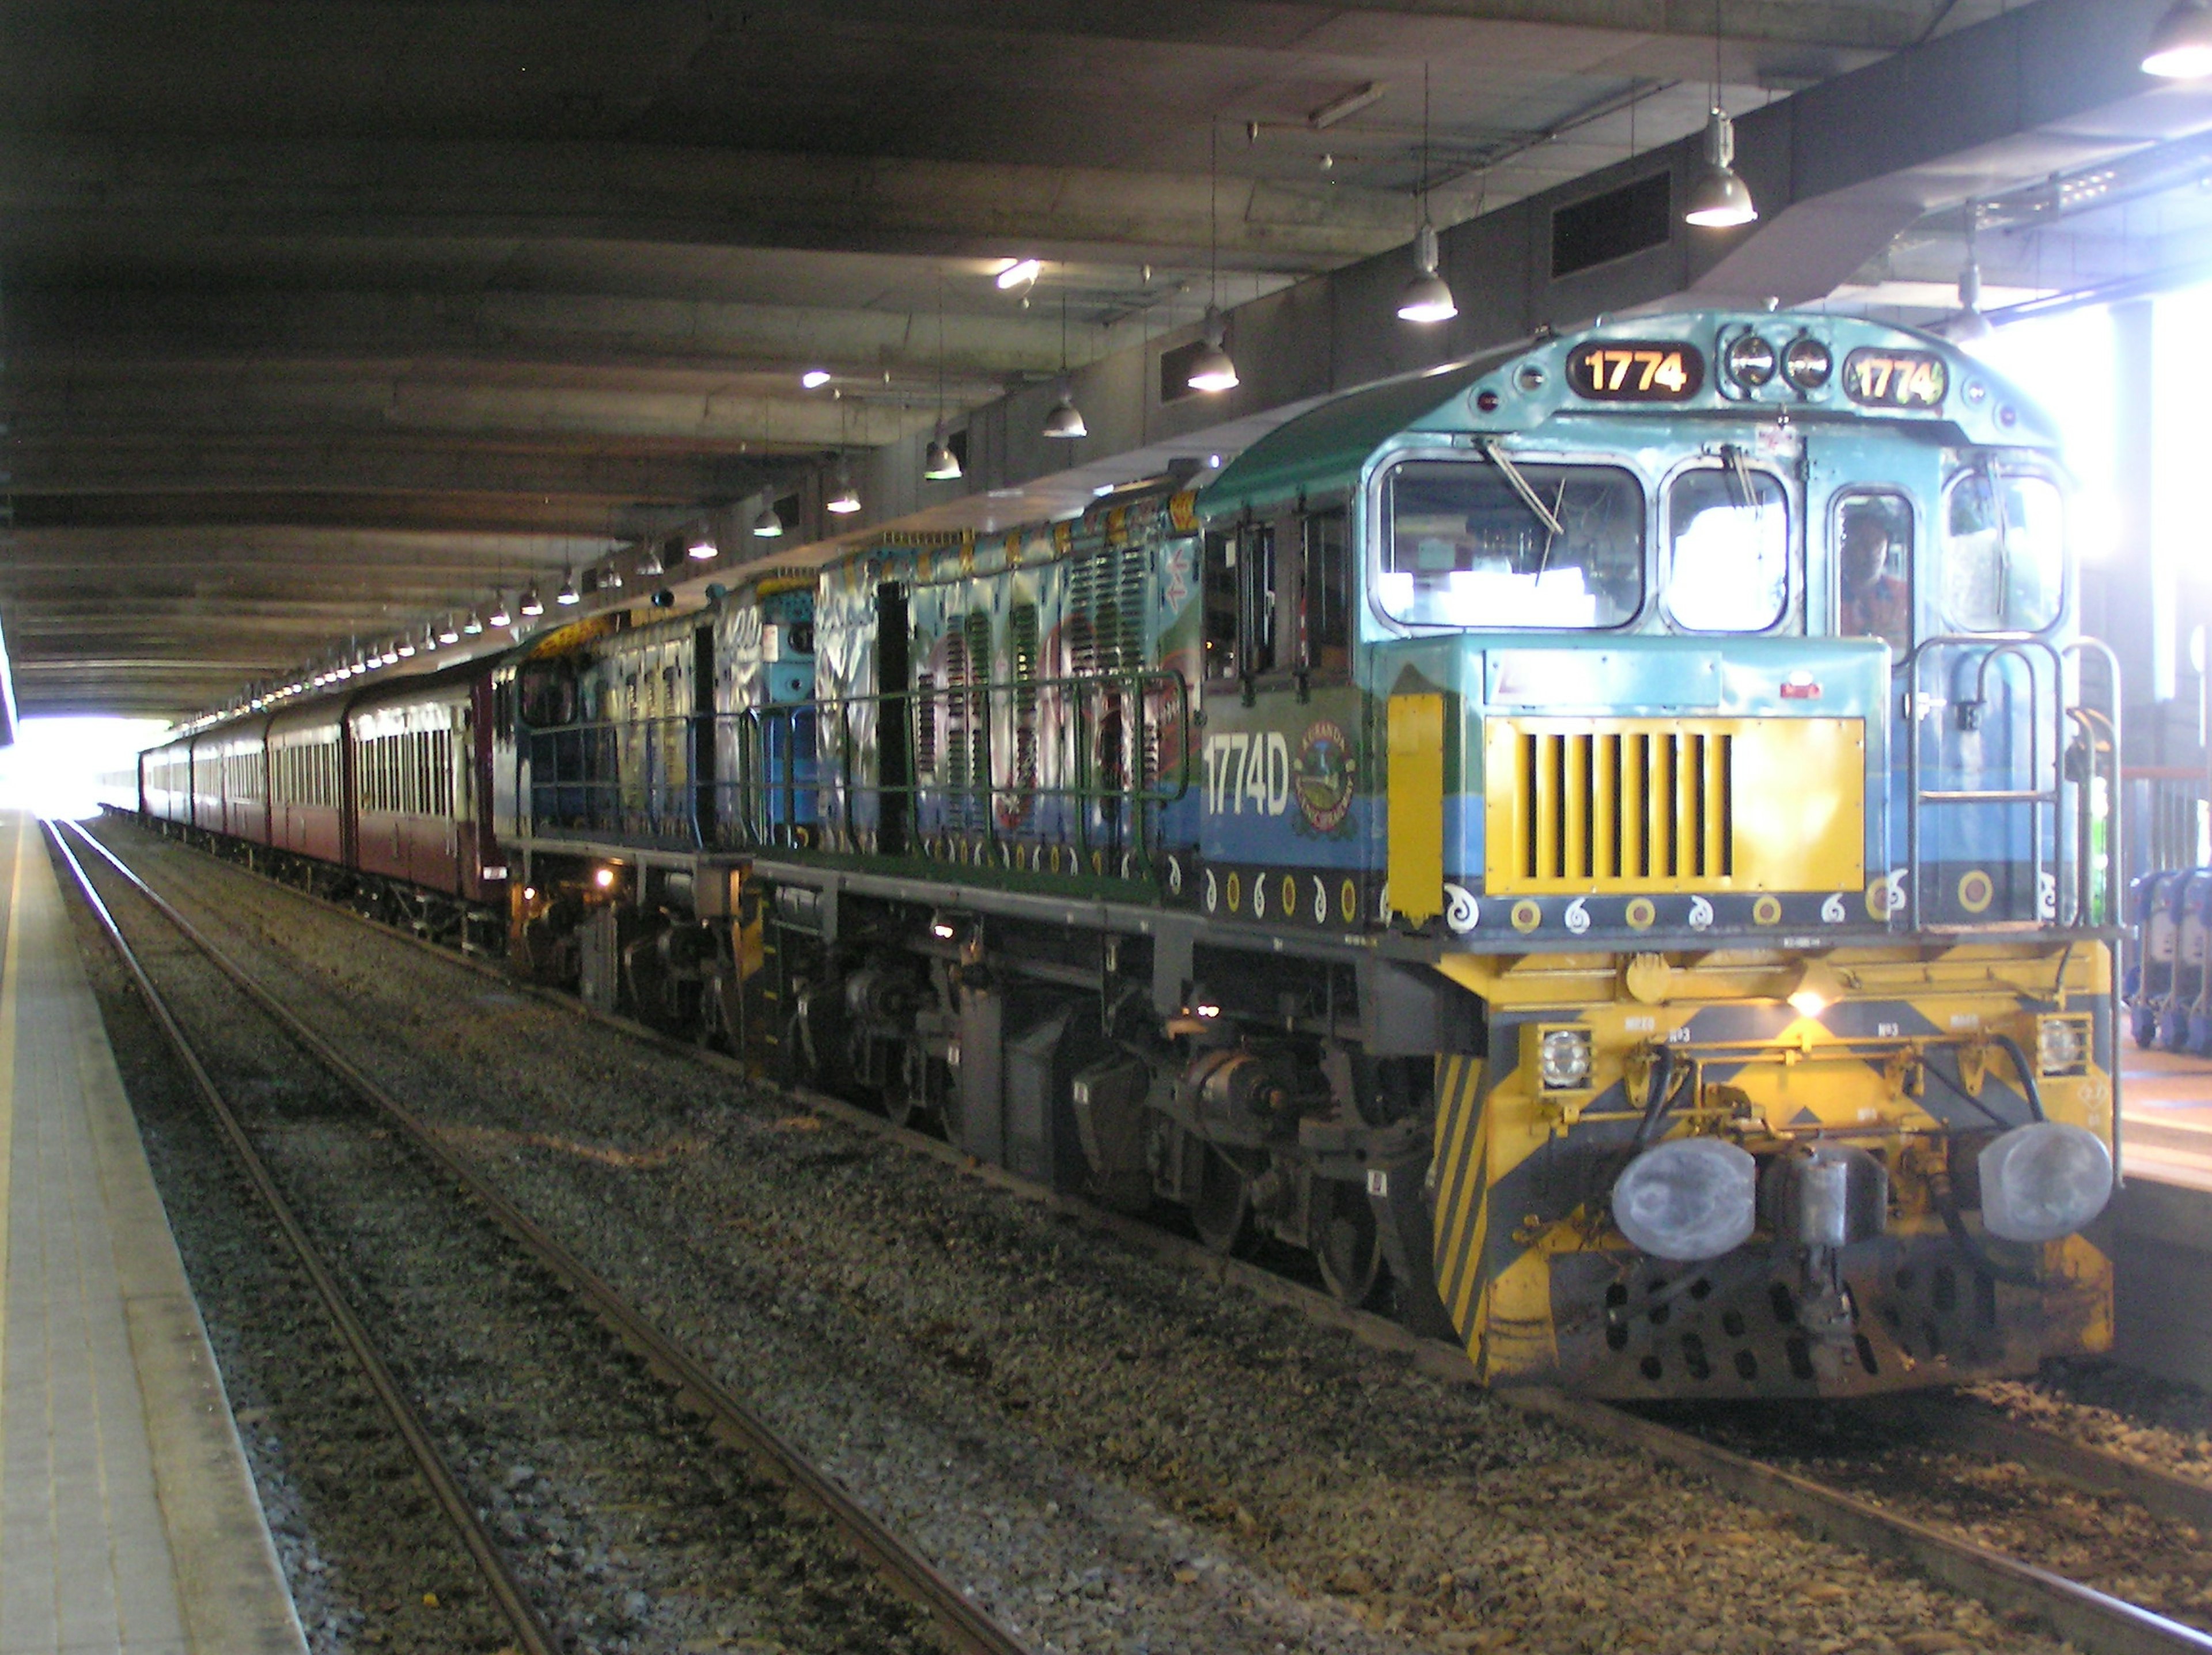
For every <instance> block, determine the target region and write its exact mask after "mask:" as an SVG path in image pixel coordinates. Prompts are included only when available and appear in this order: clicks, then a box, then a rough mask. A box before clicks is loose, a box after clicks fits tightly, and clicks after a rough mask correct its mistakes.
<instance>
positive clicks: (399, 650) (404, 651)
mask: <svg viewBox="0 0 2212 1655" xmlns="http://www.w3.org/2000/svg"><path fill="white" fill-rule="evenodd" d="M414 653H415V640H414V638H413V637H412V636H410V635H409V634H407V633H405V632H402V633H401V634H400V635H399V642H398V644H397V645H395V646H394V654H395V656H396V657H404V656H410V655H412V654H414Z"/></svg>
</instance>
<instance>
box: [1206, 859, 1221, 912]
mask: <svg viewBox="0 0 2212 1655" xmlns="http://www.w3.org/2000/svg"><path fill="white" fill-rule="evenodd" d="M1220 903H1221V892H1220V891H1219V890H1218V888H1217V887H1216V885H1214V883H1213V870H1212V868H1210V867H1209V868H1207V869H1206V912H1207V913H1209V914H1211V913H1212V911H1213V910H1215V909H1216V908H1217V907H1218V906H1219V905H1220Z"/></svg>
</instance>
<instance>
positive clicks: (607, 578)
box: [599, 557, 623, 592]
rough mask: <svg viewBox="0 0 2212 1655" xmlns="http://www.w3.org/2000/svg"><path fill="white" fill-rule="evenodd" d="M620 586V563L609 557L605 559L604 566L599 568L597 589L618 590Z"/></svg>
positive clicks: (621, 585) (603, 590) (621, 576)
mask: <svg viewBox="0 0 2212 1655" xmlns="http://www.w3.org/2000/svg"><path fill="white" fill-rule="evenodd" d="M622 588H623V572H622V565H621V564H620V563H617V562H615V560H614V559H613V558H611V557H610V558H608V559H607V561H606V563H605V567H603V568H602V569H600V570H599V590H600V591H602V592H620V591H621V590H622Z"/></svg>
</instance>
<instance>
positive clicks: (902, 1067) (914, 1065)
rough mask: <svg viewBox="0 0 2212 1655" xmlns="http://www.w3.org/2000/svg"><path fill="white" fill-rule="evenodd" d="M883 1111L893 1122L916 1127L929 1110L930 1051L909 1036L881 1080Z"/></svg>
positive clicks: (896, 1124) (920, 1124) (924, 1119)
mask: <svg viewBox="0 0 2212 1655" xmlns="http://www.w3.org/2000/svg"><path fill="white" fill-rule="evenodd" d="M883 1098H884V1117H885V1118H886V1119H887V1120H889V1121H890V1123H891V1124H892V1125H893V1126H902V1127H907V1128H910V1129H914V1130H915V1131H919V1130H920V1129H921V1127H922V1125H923V1123H925V1122H926V1121H927V1119H928V1118H929V1117H930V1114H931V1112H932V1110H931V1104H932V1103H933V1099H932V1098H931V1097H930V1095H929V1054H928V1053H927V1052H926V1051H924V1050H922V1049H921V1047H920V1046H919V1045H917V1044H915V1043H914V1042H913V1041H911V1040H909V1041H908V1042H907V1043H906V1044H904V1045H902V1046H901V1047H900V1048H899V1061H898V1063H897V1065H896V1067H895V1068H893V1069H892V1071H891V1072H890V1074H889V1075H887V1076H885V1077H884V1090H883Z"/></svg>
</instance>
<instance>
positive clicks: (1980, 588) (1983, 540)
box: [1943, 461, 2066, 632]
mask: <svg viewBox="0 0 2212 1655" xmlns="http://www.w3.org/2000/svg"><path fill="white" fill-rule="evenodd" d="M2065 549H2066V526H2065V508H2064V505H2063V502H2062V501H2061V499H2060V496H2059V493H2058V488H2057V484H2054V483H2052V482H2051V479H2050V478H2046V477H2039V476H2037V475H2035V474H2033V472H2007V471H2004V470H2002V468H2000V467H1999V466H1998V465H1996V462H1994V461H1990V462H1988V463H1986V464H1984V465H1981V466H1978V467H1977V468H1976V469H1974V470H1972V471H1969V472H1961V473H1960V475H1959V477H1958V478H1955V479H1954V481H1953V483H1952V484H1951V494H1950V498H1949V500H1948V502H1947V504H1946V507H1945V509H1944V514H1943V568H1944V576H1943V593H1944V602H1945V607H1946V608H1947V609H1948V611H1949V618H1950V621H1951V623H1952V624H1954V626H1957V627H1960V629H1962V630H1966V631H1969V632H2039V631H2041V630H2043V629H2044V628H2045V627H2046V626H2048V625H2050V624H2051V622H2053V621H2055V620H2057V618H2058V604H2059V598H2060V591H2061V585H2062V582H2063V575H2064V565H2063V561H2062V560H2063V557H2064V556H2065Z"/></svg>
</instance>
